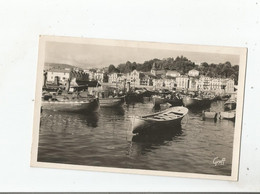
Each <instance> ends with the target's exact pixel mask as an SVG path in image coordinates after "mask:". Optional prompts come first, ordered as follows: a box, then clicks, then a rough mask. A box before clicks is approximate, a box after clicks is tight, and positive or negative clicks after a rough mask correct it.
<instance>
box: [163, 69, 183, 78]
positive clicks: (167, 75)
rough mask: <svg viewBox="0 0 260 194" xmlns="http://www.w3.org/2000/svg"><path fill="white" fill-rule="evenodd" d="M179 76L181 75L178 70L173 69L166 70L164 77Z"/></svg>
mask: <svg viewBox="0 0 260 194" xmlns="http://www.w3.org/2000/svg"><path fill="white" fill-rule="evenodd" d="M179 76H181V74H180V73H179V72H178V71H175V70H174V71H171V70H169V71H167V72H166V77H172V78H176V77H179Z"/></svg>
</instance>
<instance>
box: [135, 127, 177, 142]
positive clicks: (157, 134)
mask: <svg viewBox="0 0 260 194" xmlns="http://www.w3.org/2000/svg"><path fill="white" fill-rule="evenodd" d="M181 134H182V128H181V127H178V128H174V129H173V128H164V129H162V130H158V131H153V132H151V133H147V134H138V135H135V136H133V137H132V142H138V143H146V144H147V143H148V144H156V145H163V144H164V142H165V141H172V140H173V139H174V137H175V136H180V135H181Z"/></svg>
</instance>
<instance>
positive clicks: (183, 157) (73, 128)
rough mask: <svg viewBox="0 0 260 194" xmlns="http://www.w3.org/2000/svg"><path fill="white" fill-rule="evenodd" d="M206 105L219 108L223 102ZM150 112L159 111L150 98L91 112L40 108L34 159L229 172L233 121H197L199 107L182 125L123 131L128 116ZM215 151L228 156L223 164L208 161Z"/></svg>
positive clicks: (202, 171) (127, 166)
mask: <svg viewBox="0 0 260 194" xmlns="http://www.w3.org/2000/svg"><path fill="white" fill-rule="evenodd" d="M210 108H211V110H212V111H216V112H220V111H221V110H222V108H223V102H222V101H219V102H213V103H212V104H211V106H210ZM154 111H159V110H154V109H153V103H152V102H150V103H135V104H131V105H126V104H125V105H123V106H122V107H118V108H108V107H107V108H103V107H102V108H100V110H99V112H98V113H91V114H78V113H63V112H53V111H46V110H44V111H43V113H42V115H41V127H40V136H39V150H38V154H39V155H38V161H43V162H56V163H57V162H58V163H65V164H79V165H88V166H104V167H105V166H107V167H119V168H133V169H152V170H163V171H175V172H193V173H207V174H218V175H230V172H231V165H232V146H233V137H234V136H233V133H234V122H232V121H228V120H218V121H217V122H216V123H214V122H213V121H202V120H201V111H197V112H192V111H189V113H188V115H187V116H186V117H185V118H183V120H182V128H175V129H173V128H167V129H165V128H163V131H162V130H160V131H157V132H156V131H155V132H154V133H150V134H145V135H136V136H132V135H131V136H130V135H129V136H128V130H129V128H130V119H129V118H130V117H131V116H133V115H146V114H150V113H152V112H154ZM191 148H192V149H191ZM216 156H218V157H222V158H223V157H225V158H226V159H227V160H226V163H225V166H221V168H216V167H215V166H214V165H212V160H213V159H214V157H216Z"/></svg>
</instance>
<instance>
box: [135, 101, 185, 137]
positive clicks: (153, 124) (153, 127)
mask: <svg viewBox="0 0 260 194" xmlns="http://www.w3.org/2000/svg"><path fill="white" fill-rule="evenodd" d="M187 113H188V109H187V108H185V107H182V106H176V107H172V108H169V109H167V110H164V111H161V112H157V113H154V114H150V115H145V116H138V117H132V118H131V122H132V133H133V134H144V133H149V132H154V131H158V130H162V131H163V130H164V129H166V128H168V129H169V128H180V126H181V120H182V119H183V117H184V116H185V115H186V114H187Z"/></svg>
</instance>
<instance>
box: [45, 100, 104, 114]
mask: <svg viewBox="0 0 260 194" xmlns="http://www.w3.org/2000/svg"><path fill="white" fill-rule="evenodd" d="M98 108H99V102H98V99H97V98H88V99H81V100H79V99H76V100H71V99H69V100H63V101H58V100H56V101H42V110H53V111H64V112H95V111H97V110H98Z"/></svg>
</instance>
